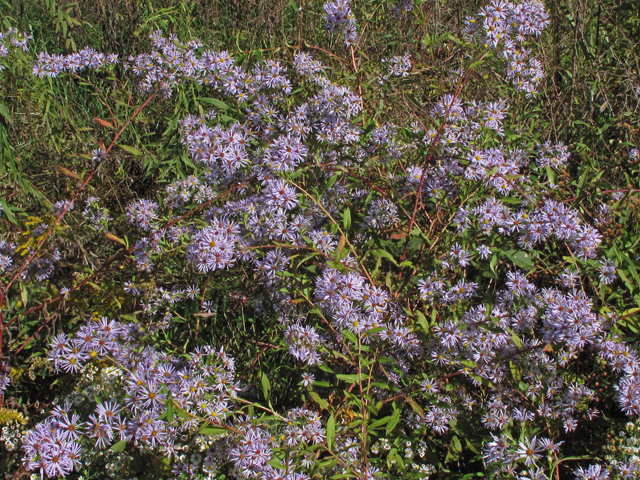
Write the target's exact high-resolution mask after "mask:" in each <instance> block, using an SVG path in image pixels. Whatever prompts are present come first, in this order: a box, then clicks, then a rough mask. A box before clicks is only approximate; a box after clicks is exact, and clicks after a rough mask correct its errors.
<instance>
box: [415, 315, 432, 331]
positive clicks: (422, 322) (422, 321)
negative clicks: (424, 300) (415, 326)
mask: <svg viewBox="0 0 640 480" xmlns="http://www.w3.org/2000/svg"><path fill="white" fill-rule="evenodd" d="M416 317H418V323H419V324H420V326H421V327H422V329H423V330H424V331H425V332H426V333H429V323H428V322H427V317H425V316H424V313H422V312H420V311H416Z"/></svg>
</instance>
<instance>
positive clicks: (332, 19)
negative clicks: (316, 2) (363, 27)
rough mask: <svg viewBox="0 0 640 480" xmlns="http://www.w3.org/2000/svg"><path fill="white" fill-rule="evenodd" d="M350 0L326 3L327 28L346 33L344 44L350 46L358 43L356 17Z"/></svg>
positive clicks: (325, 17)
mask: <svg viewBox="0 0 640 480" xmlns="http://www.w3.org/2000/svg"><path fill="white" fill-rule="evenodd" d="M349 2H350V0H335V1H333V2H327V3H325V4H324V11H325V12H326V13H325V16H324V19H325V21H326V27H327V30H328V31H329V32H330V33H333V32H334V31H336V30H339V31H341V32H342V34H343V35H344V44H345V45H346V46H347V47H348V46H351V45H355V44H356V43H358V29H357V26H356V17H355V16H354V15H353V12H352V11H351V5H350V4H349Z"/></svg>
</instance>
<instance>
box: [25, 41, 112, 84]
mask: <svg viewBox="0 0 640 480" xmlns="http://www.w3.org/2000/svg"><path fill="white" fill-rule="evenodd" d="M117 63H118V56H117V55H114V54H110V55H105V54H103V53H98V52H96V51H95V50H94V49H93V48H90V47H85V48H83V49H82V50H80V51H79V52H78V53H71V54H69V55H51V54H48V53H45V52H41V53H40V54H39V55H38V61H37V62H36V63H35V65H34V66H33V69H32V71H33V74H34V75H35V76H36V77H38V78H43V77H57V76H58V75H60V74H61V73H66V72H71V73H82V72H84V71H86V70H96V71H100V70H102V69H105V68H108V67H110V66H111V65H116V64H117Z"/></svg>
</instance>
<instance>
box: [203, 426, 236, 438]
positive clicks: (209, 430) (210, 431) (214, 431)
mask: <svg viewBox="0 0 640 480" xmlns="http://www.w3.org/2000/svg"><path fill="white" fill-rule="evenodd" d="M228 431H229V430H227V429H226V428H220V427H205V428H201V429H200V431H199V433H201V434H202V435H210V436H214V435H222V434H223V433H227V432H228Z"/></svg>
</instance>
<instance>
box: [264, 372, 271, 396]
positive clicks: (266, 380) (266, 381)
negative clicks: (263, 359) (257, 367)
mask: <svg viewBox="0 0 640 480" xmlns="http://www.w3.org/2000/svg"><path fill="white" fill-rule="evenodd" d="M270 392H271V383H270V382H269V378H268V377H267V374H266V373H264V372H262V393H263V394H264V399H265V400H269V393H270Z"/></svg>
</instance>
